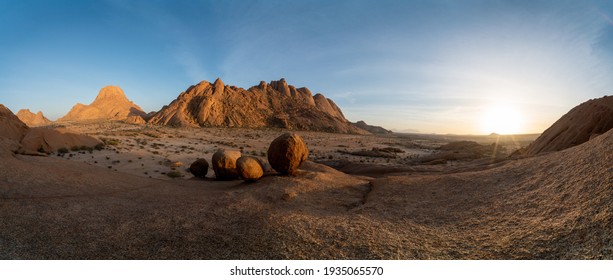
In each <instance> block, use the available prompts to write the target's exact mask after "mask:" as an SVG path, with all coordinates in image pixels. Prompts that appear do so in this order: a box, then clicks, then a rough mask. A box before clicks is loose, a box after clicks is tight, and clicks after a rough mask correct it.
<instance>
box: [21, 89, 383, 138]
mask: <svg viewBox="0 0 613 280" xmlns="http://www.w3.org/2000/svg"><path fill="white" fill-rule="evenodd" d="M24 115H25V114H24ZM28 116H29V115H28ZM28 118H33V117H31V116H29V117H28ZM101 119H103V120H118V121H124V122H128V123H133V124H145V123H149V124H154V125H165V126H176V127H241V128H285V129H291V130H307V131H323V132H335V133H353V134H369V133H391V131H389V130H386V129H384V128H382V127H378V126H371V125H368V124H366V123H365V122H363V121H359V122H357V123H352V122H350V121H349V120H347V119H346V118H345V116H344V115H343V112H342V111H341V109H340V108H339V107H338V106H337V105H336V103H334V101H332V100H331V99H329V98H326V97H325V96H324V95H323V94H321V93H317V94H315V95H313V94H312V93H311V91H310V90H309V89H308V88H306V87H301V88H296V87H295V86H293V85H288V84H287V82H286V81H285V79H281V80H278V81H271V82H270V83H266V82H264V81H262V82H260V83H259V85H257V86H253V87H251V88H249V89H243V88H239V87H236V86H231V85H225V84H224V83H223V81H221V79H217V80H215V82H213V83H210V82H208V81H202V82H200V83H198V84H197V85H192V86H190V87H188V88H187V89H186V90H185V91H184V92H182V93H180V94H179V96H178V97H177V98H176V99H175V100H173V101H172V102H171V103H170V104H168V105H166V106H164V107H162V109H160V111H158V112H151V113H149V114H146V113H145V112H144V111H143V110H142V109H141V108H140V107H139V106H138V105H136V104H134V103H133V102H132V101H130V100H128V98H127V97H126V95H125V94H124V92H123V90H122V89H121V88H120V87H118V86H106V87H104V88H102V89H101V90H100V92H99V93H98V96H97V97H96V99H95V100H94V102H92V103H91V104H89V105H83V104H81V103H77V104H76V105H75V106H73V107H72V109H71V110H70V112H68V114H66V115H65V116H63V117H61V118H59V119H58V122H66V121H85V120H101Z"/></svg>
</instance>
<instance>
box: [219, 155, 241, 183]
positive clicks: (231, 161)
mask: <svg viewBox="0 0 613 280" xmlns="http://www.w3.org/2000/svg"><path fill="white" fill-rule="evenodd" d="M240 157H241V152H239V151H226V150H219V151H217V152H216V153H215V154H213V159H212V164H213V171H215V177H217V179H218V180H233V179H236V178H238V172H236V160H237V159H238V158H240Z"/></svg>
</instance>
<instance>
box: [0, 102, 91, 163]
mask: <svg viewBox="0 0 613 280" xmlns="http://www.w3.org/2000/svg"><path fill="white" fill-rule="evenodd" d="M100 144H102V142H101V141H100V140H98V139H96V138H93V137H90V136H86V135H81V134H78V133H75V132H72V131H69V130H67V129H64V128H56V129H50V128H42V127H35V128H29V127H28V126H27V125H26V124H24V123H23V122H22V121H21V120H20V119H19V118H17V116H15V115H14V114H13V112H11V110H9V109H8V108H6V107H4V106H3V105H1V104H0V155H7V154H10V153H11V152H12V153H23V154H30V155H39V154H41V153H47V152H56V151H57V150H58V149H60V148H67V149H70V148H72V147H79V148H81V147H88V148H92V147H95V146H97V145H100Z"/></svg>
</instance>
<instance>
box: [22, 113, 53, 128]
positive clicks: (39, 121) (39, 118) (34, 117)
mask: <svg viewBox="0 0 613 280" xmlns="http://www.w3.org/2000/svg"><path fill="white" fill-rule="evenodd" d="M17 117H18V118H19V119H20V120H21V121H22V122H24V123H25V124H27V125H28V126H30V127H33V126H45V125H50V124H51V123H52V122H51V121H50V120H49V119H47V118H46V117H45V116H44V115H43V112H41V111H38V113H36V114H34V113H32V112H31V111H30V110H29V109H21V110H19V112H17Z"/></svg>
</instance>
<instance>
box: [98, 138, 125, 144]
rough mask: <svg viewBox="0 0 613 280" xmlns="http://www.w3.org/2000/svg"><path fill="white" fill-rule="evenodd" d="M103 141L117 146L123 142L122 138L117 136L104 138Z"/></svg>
mask: <svg viewBox="0 0 613 280" xmlns="http://www.w3.org/2000/svg"><path fill="white" fill-rule="evenodd" d="M102 142H104V144H105V145H111V146H117V145H119V143H121V140H119V139H115V138H102Z"/></svg>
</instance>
